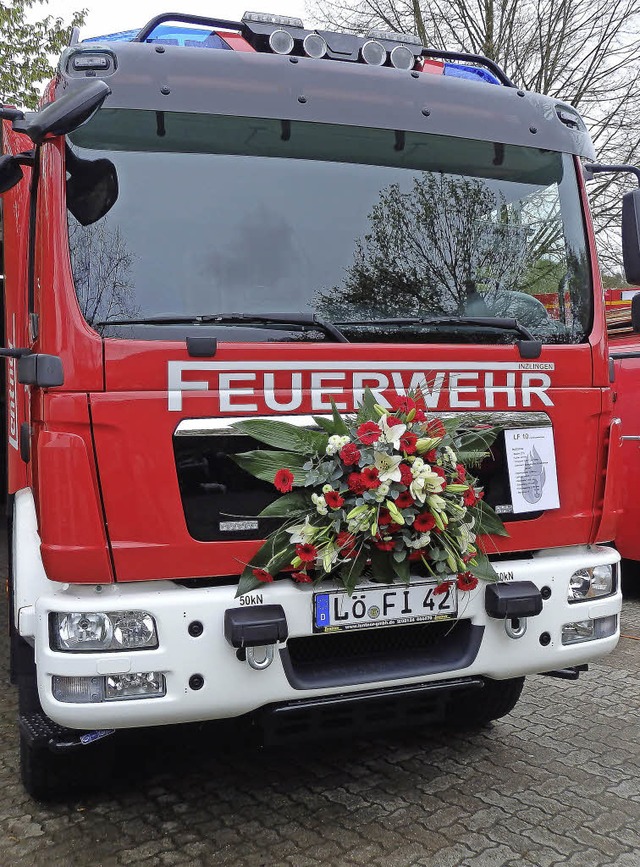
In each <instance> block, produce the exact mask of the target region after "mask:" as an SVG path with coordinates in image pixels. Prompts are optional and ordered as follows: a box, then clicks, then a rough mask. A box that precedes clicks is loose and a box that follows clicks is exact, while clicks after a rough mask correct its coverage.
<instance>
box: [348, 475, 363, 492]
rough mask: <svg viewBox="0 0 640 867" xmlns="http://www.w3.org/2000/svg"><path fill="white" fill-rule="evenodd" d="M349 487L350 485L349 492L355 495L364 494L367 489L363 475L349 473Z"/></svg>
mask: <svg viewBox="0 0 640 867" xmlns="http://www.w3.org/2000/svg"><path fill="white" fill-rule="evenodd" d="M347 485H349V490H350V491H352V492H353V493H354V494H362V493H364V491H365V489H366V485H365V483H364V479H363V478H362V473H349V476H348V477H347Z"/></svg>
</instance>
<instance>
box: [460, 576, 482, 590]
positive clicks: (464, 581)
mask: <svg viewBox="0 0 640 867" xmlns="http://www.w3.org/2000/svg"><path fill="white" fill-rule="evenodd" d="M456 584H457V585H458V590H475V588H476V587H477V586H478V579H477V578H476V576H475V575H474V574H473V573H472V572H461V573H460V574H459V575H458V577H457V579H456Z"/></svg>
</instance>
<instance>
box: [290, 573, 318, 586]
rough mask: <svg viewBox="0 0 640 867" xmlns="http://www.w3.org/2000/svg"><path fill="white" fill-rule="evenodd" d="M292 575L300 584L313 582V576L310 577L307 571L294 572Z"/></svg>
mask: <svg viewBox="0 0 640 867" xmlns="http://www.w3.org/2000/svg"><path fill="white" fill-rule="evenodd" d="M291 577H292V578H293V580H294V581H296V582H297V583H298V584H312V583H313V578H310V577H309V575H307V573H306V572H292V573H291Z"/></svg>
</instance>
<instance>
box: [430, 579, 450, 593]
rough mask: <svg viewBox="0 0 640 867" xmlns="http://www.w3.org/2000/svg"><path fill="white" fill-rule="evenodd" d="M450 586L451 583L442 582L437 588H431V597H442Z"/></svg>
mask: <svg viewBox="0 0 640 867" xmlns="http://www.w3.org/2000/svg"><path fill="white" fill-rule="evenodd" d="M452 584H453V581H443V582H442V584H438V586H437V587H434V588H433V595H434V596H442V594H443V593H446V592H447V590H448V589H449V587H451V585H452Z"/></svg>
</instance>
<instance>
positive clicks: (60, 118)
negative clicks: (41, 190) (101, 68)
mask: <svg viewBox="0 0 640 867" xmlns="http://www.w3.org/2000/svg"><path fill="white" fill-rule="evenodd" d="M110 93H111V88H110V87H109V85H108V84H107V82H106V81H102V80H101V79H93V80H92V81H90V82H89V83H87V84H83V86H82V87H81V88H78V89H77V90H72V91H70V92H69V93H65V94H64V96H61V97H60V99H56V101H55V102H50V103H49V105H47V106H45V108H43V109H41V110H40V111H35V112H31V113H29V114H27V115H25V117H24V119H17V120H14V122H13V128H14V130H15V131H16V132H22V133H24V134H25V135H28V136H29V138H30V139H31V141H33V142H35V144H40V143H41V142H42V141H43V140H44V138H45V136H47V135H66V134H67V133H70V132H73V130H74V129H77V128H78V127H79V126H82V124H83V123H86V122H87V121H88V120H89V119H90V118H91V117H93V115H94V114H95V113H96V111H97V110H98V109H99V108H100V106H101V105H102V103H103V102H104V101H105V99H106V98H107V97H108V96H109V94H110Z"/></svg>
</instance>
